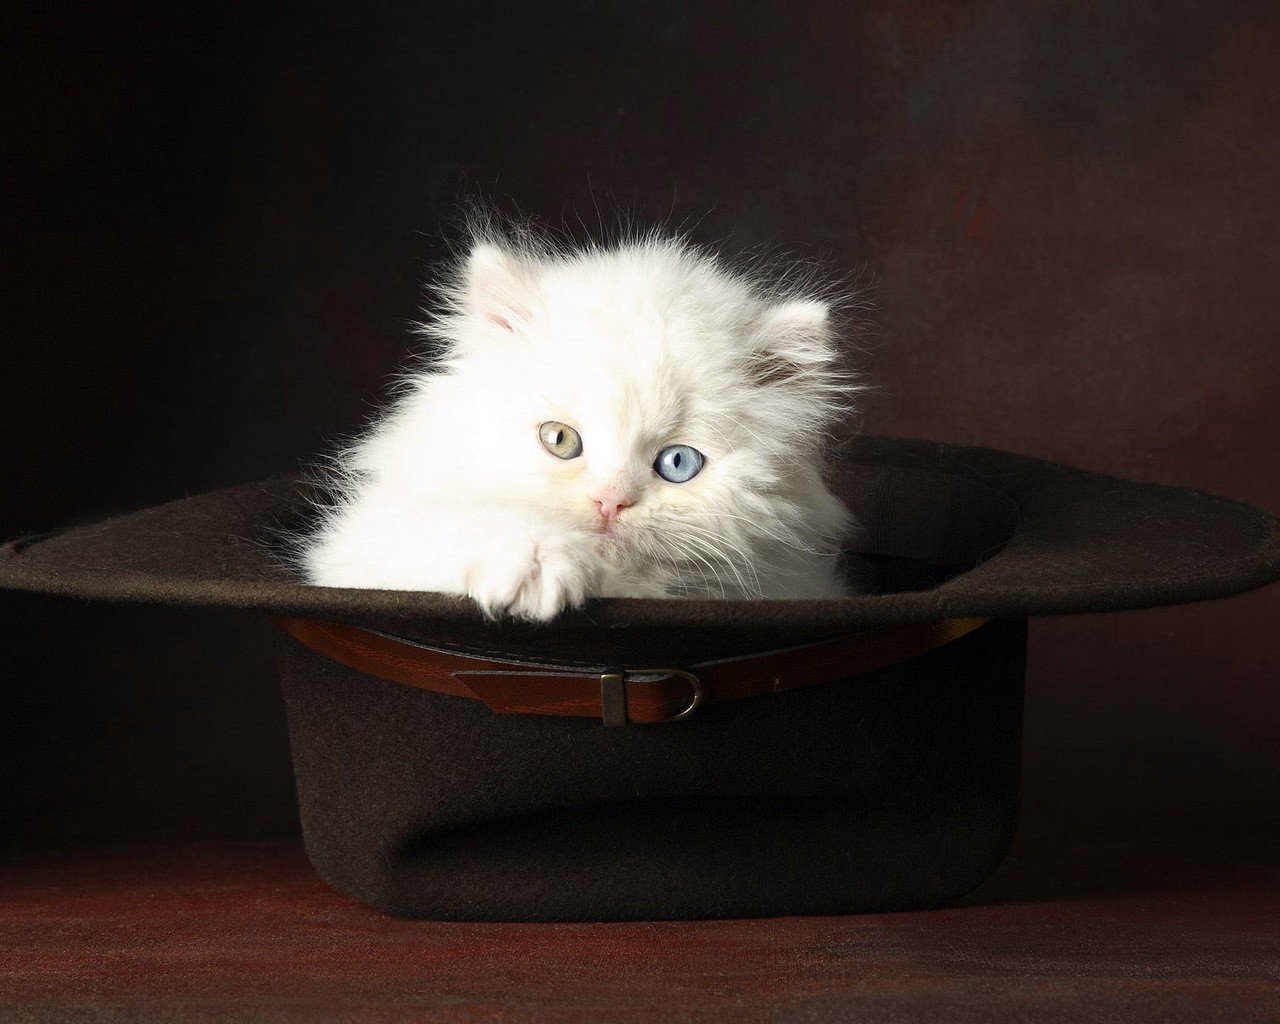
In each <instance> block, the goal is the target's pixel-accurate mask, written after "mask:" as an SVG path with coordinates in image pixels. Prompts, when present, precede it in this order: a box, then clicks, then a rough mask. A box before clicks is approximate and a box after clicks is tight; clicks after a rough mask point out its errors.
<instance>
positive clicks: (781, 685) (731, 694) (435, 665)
mask: <svg viewBox="0 0 1280 1024" xmlns="http://www.w3.org/2000/svg"><path fill="white" fill-rule="evenodd" d="M275 621H276V624H277V625H279V626H280V628H281V629H283V630H284V631H285V632H286V633H288V634H289V635H290V636H292V637H293V638H294V639H295V640H297V641H298V642H299V643H301V644H303V645H304V646H306V647H308V648H310V649H311V650H312V651H315V652H316V653H317V654H320V655H322V656H323V657H325V658H328V659H330V660H331V661H336V662H338V663H339V664H342V665H346V666H347V667H348V668H353V669H356V670H357V671H360V672H364V673H366V674H368V675H372V676H377V677H378V678H380V679H385V680H388V681H390V682H394V683H402V684H404V685H406V686H414V687H417V688H418V689H422V690H430V691H432V692H434V693H441V694H446V695H448V696H453V697H464V698H468V699H470V700H479V701H483V702H484V703H485V705H487V706H488V707H489V709H490V710H491V711H493V712H495V713H496V714H500V715H512V714H515V715H561V716H570V717H580V718H599V719H601V720H602V721H603V722H604V724H605V725H624V724H627V723H637V724H655V723H661V722H674V721H680V720H682V719H685V718H688V717H689V716H690V715H692V714H693V713H694V712H695V711H697V710H698V709H699V708H703V707H707V706H709V705H712V704H724V703H728V702H730V701H736V700H741V699H743V698H746V697H757V696H761V695H763V694H768V693H779V692H782V691H784V690H795V689H800V688H803V687H808V686H818V685H821V684H823V683H830V682H835V681H837V680H842V679H850V678H852V677H854V676H858V675H861V674H862V673H864V672H871V671H874V670H876V669H880V668H885V667H887V666H889V665H894V664H897V663H898V662H902V661H906V660H908V659H909V658H914V657H917V656H918V655H921V654H926V653H928V652H929V651H932V650H935V649H936V648H938V647H942V646H943V645H945V644H948V643H950V642H951V641H953V640H958V639H960V637H962V636H965V635H966V634H968V633H971V632H973V630H975V629H977V628H978V627H979V626H981V625H983V624H984V623H986V622H988V621H989V620H988V619H986V618H980V617H970V618H953V619H944V620H941V621H938V622H924V623H907V624H903V625H896V626H888V627H883V628H879V629H873V630H867V631H864V632H860V633H855V634H852V635H849V636H843V637H838V638H835V639H831V640H822V641H819V642H817V643H810V644H802V645H799V646H795V647H780V648H775V649H773V650H769V651H763V652H760V653H755V654H750V655H745V656H739V657H733V658H724V659H720V660H717V661H707V662H700V663H698V664H695V665H690V666H688V667H685V668H620V667H618V666H616V665H604V666H600V667H599V668H594V667H585V666H569V665H555V664H547V663H543V662H523V661H510V660H502V659H495V658H487V657H476V656H474V655H471V654H462V653H459V652H457V651H449V650H442V649H440V648H436V647H429V646H427V645H425V644H420V643H417V642H415V641H412V640H408V639H406V638H404V637H398V636H393V635H391V634H388V633H382V632H379V631H377V630H372V629H364V628H361V627H358V626H351V625H346V624H341V623H335V622H324V621H321V620H319V619H307V618H296V617H291V616H278V617H277V618H276V620H275Z"/></svg>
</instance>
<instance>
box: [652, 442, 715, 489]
mask: <svg viewBox="0 0 1280 1024" xmlns="http://www.w3.org/2000/svg"><path fill="white" fill-rule="evenodd" d="M702 463H703V458H702V452H700V451H698V449H697V448H690V447H689V446H688V445H687V444H673V445H672V446H671V447H670V448H663V449H662V451H660V452H658V458H657V461H655V462H654V464H653V468H654V469H655V470H657V473H658V476H660V477H662V479H663V480H670V481H671V482H672V483H673V484H682V483H684V482H685V481H686V480H692V479H693V478H694V477H695V476H697V475H698V474H699V473H700V472H702Z"/></svg>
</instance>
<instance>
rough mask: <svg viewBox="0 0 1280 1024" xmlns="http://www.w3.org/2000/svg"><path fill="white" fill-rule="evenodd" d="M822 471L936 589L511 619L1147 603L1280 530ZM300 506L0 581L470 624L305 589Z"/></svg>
mask: <svg viewBox="0 0 1280 1024" xmlns="http://www.w3.org/2000/svg"><path fill="white" fill-rule="evenodd" d="M834 475H835V487H836V490H837V492H838V493H840V495H841V497H842V498H844V499H845V500H846V502H847V503H848V504H849V505H850V506H851V508H852V509H853V511H854V512H855V514H856V515H857V516H858V519H859V522H860V527H861V529H860V533H859V536H858V537H857V538H856V540H855V544H854V547H855V548H856V550H857V552H858V553H859V554H862V555H866V556H875V557H881V558H888V559H894V558H898V559H910V560H913V561H915V562H919V563H928V564H933V565H937V566H941V567H942V568H944V569H946V570H947V571H946V572H945V573H944V574H943V576H945V577H946V578H944V579H943V580H942V582H939V583H937V584H936V585H933V586H925V587H923V588H920V589H910V590H902V591H889V592H876V593H866V594H860V595H858V596H852V597H845V598H839V599H825V600H786V601H776V600H770V601H761V600H732V601H725V600H711V599H695V600H690V599H682V600H653V599H621V598H607V599H599V600H595V601H592V602H590V603H589V604H588V605H587V607H586V608H585V609H583V610H582V611H579V612H573V613H568V614H566V615H563V616H561V617H560V618H558V619H557V620H555V622H553V623H552V624H550V625H548V626H541V627H537V626H534V627H526V626H518V625H517V624H514V623H512V624H510V625H511V627H512V628H515V629H517V630H519V631H521V632H526V631H532V632H540V633H541V634H542V635H544V636H545V635H547V633H548V632H551V633H556V632H561V633H563V632H566V631H568V632H574V633H580V632H582V631H583V630H594V629H599V628H605V629H614V628H626V627H640V628H642V629H644V630H646V631H651V630H653V629H654V628H662V627H667V628H671V629H674V630H676V631H677V632H685V631H687V630H712V631H714V630H717V629H727V630H731V631H733V632H735V633H738V634H742V633H744V632H746V633H749V632H750V631H752V630H757V629H758V630H763V631H764V632H766V633H768V634H772V635H776V634H786V633H788V632H801V633H804V634H817V633H828V634H835V633H839V632H842V631H853V630H858V629H861V628H864V627H867V626H873V625H884V624H892V623H899V622H912V621H928V620H935V619H942V618H949V617H955V616H987V617H993V618H1026V617H1029V616H1036V615H1059V614H1071V613H1079V612H1099V611H1116V610H1121V609H1132V608H1143V607H1150V606H1154V605H1161V604H1174V603H1180V602H1184V601H1192V600H1203V599H1207V598H1216V597H1224V596H1227V595H1230V594H1235V593H1239V592H1241V591H1245V590H1249V589H1252V588H1254V587H1258V586H1261V585H1263V584H1265V583H1269V582H1272V581H1274V580H1276V579H1277V578H1280V521H1277V519H1276V518H1275V517H1273V516H1271V515H1269V514H1267V513H1265V512H1263V511H1261V510H1259V509H1256V508H1253V507H1251V506H1249V505H1245V504H1241V503H1239V502H1235V501H1230V500H1227V499H1224V498H1221V497H1217V496H1214V495H1210V494H1205V493H1201V492H1198V491H1192V490H1188V489H1184V488H1176V487H1168V486H1162V485H1155V484H1145V483H1135V482H1131V481H1126V480H1121V479H1117V478H1114V477H1110V476H1104V475H1101V474H1097V473H1089V472H1085V471H1082V470H1078V469H1073V468H1070V467H1067V466H1063V465H1060V464H1056V463H1051V462H1045V461H1041V460H1037V459H1031V458H1027V457H1024V456H1019V455H1013V454H1010V453H1008V452H1001V451H994V450H991V449H984V448H974V447H963V446H956V445H949V444H943V443H938V442H928V441H913V440H899V439H884V438H874V437H864V438H861V439H859V441H857V442H856V443H855V444H854V445H853V446H852V447H851V449H850V453H849V454H848V455H847V456H846V457H845V458H844V459H843V460H842V461H841V462H840V464H839V465H838V466H837V467H836V470H835V474H834ZM307 508H308V503H307V501H306V498H305V495H304V490H303V487H302V485H301V483H300V482H299V481H298V480H296V479H293V478H278V479H273V480H268V481H265V482H261V483H256V484H249V485H244V486H239V487H233V488H228V489H225V490H219V491H214V492H210V493H206V494H202V495H198V496H195V497H191V498H186V499H183V500H179V501H175V502H171V503H169V504H165V505H160V506H157V507H154V508H149V509H144V510H142V511H139V512H134V513H130V514H127V515H122V516H118V517H116V518H112V519H108V520H105V521H102V522H99V523H95V524H92V525H88V526H80V527H76V528H73V529H69V530H66V531H64V532H61V533H56V534H53V535H49V536H43V537H36V538H25V539H21V540H17V541H12V542H10V543H8V544H5V545H4V546H3V547H2V548H0V586H3V587H8V588H13V589H21V590H29V591H38V592H44V593H51V594H64V595H70V596H76V597H82V598H94V599H102V600H111V601H145V602H159V603H163V604H168V605H179V606H214V607H220V608H239V609H252V610H257V611H262V612H270V613H277V614H289V615H304V616H311V617H316V618H327V619H333V620H340V621H349V622H377V623H383V624H385V623H403V624H406V625H407V626H412V627H413V629H414V632H417V633H426V634H430V633H433V632H436V633H438V632H439V631H440V630H445V631H447V630H449V629H452V628H460V627H475V626H477V625H479V624H482V623H483V621H484V620H483V616H482V615H481V613H480V611H479V609H478V608H477V607H476V606H475V605H474V604H472V603H471V602H470V601H468V600H465V599H462V598H457V597H451V596H447V595H442V594H435V593H428V592H408V591H388V590H363V589H337V588H329V587H317V586H311V585H308V584H305V583H303V582H301V581H299V580H298V579H297V578H296V577H295V576H293V575H292V574H291V572H290V570H289V568H288V566H287V564H286V563H285V561H284V560H283V559H282V558H281V557H280V556H279V554H278V552H277V551H276V550H273V547H272V543H271V538H272V537H273V536H279V535H280V533H281V531H282V530H285V529H287V528H289V527H291V526H296V524H297V523H298V522H299V521H300V520H301V518H302V517H303V516H304V514H305V511H306V509H307ZM489 628H492V627H489ZM504 628H506V627H505V626H504Z"/></svg>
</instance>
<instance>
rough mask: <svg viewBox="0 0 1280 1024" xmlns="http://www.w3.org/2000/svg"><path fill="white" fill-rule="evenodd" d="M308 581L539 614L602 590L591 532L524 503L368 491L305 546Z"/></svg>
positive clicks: (491, 611) (549, 614) (551, 613)
mask: <svg viewBox="0 0 1280 1024" xmlns="http://www.w3.org/2000/svg"><path fill="white" fill-rule="evenodd" d="M304 568H305V570H306V573H307V576H308V578H309V579H310V581H311V582H312V583H317V584H320V585H321V586H329V587H373V588H377V589H382V590H434V591H437V592H439V593H444V594H459V595H461V596H463V597H470V598H472V599H473V600H475V601H476V602H477V603H478V604H479V605H480V607H482V608H483V609H484V610H485V613H486V614H488V615H490V616H493V617H495V618H496V617H498V616H499V615H503V614H510V615H513V616H516V617H517V618H522V619H532V620H535V621H545V620H547V619H550V618H554V617H555V616H556V615H557V614H558V613H560V612H561V611H563V610H564V609H566V608H576V607H578V606H579V605H581V604H582V603H583V601H585V600H586V599H587V598H588V597H594V596H596V595H598V594H599V592H600V582H601V578H602V575H603V572H604V563H603V561H602V560H601V558H600V555H599V554H598V552H597V550H596V538H595V537H594V536H593V535H591V534H589V533H586V532H583V531H577V530H573V529H570V528H567V527H565V526H563V525H560V524H556V523H551V522H548V521H547V520H546V519H545V518H544V517H542V516H540V515H537V514H535V513H531V512H530V511H528V510H526V509H500V508H499V509H495V508H492V507H490V508H474V507H472V506H467V505H454V504H438V505H426V506H423V505H419V504H416V503H414V504H411V503H408V502H405V501H403V500H396V498H394V497H393V498H391V499H388V497H387V496H386V495H385V494H382V493H379V492H377V491H372V492H370V493H368V494H366V495H364V496H363V497H362V499H361V500H358V501H355V502H353V503H352V504H351V505H349V506H348V507H347V508H346V509H344V510H343V512H342V514H341V515H339V516H338V517H336V518H335V519H334V520H333V521H332V522H330V524H329V525H328V528H327V529H326V530H325V531H324V532H323V533H322V534H321V535H320V536H319V537H318V538H317V539H316V541H315V542H314V543H313V544H312V545H311V546H310V547H309V548H308V550H307V551H306V553H305V555H304Z"/></svg>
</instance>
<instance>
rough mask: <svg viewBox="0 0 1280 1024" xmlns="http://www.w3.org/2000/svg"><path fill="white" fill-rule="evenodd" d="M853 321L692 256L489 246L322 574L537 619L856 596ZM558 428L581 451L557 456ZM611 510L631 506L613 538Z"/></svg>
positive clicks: (665, 250) (324, 536)
mask: <svg viewBox="0 0 1280 1024" xmlns="http://www.w3.org/2000/svg"><path fill="white" fill-rule="evenodd" d="M756 276H758V275H756ZM829 319H830V315H829V307H828V304H827V303H826V302H825V301H824V300H822V299H819V298H814V297H812V296H810V295H806V294H805V293H804V292H803V290H802V291H800V292H796V291H787V290H786V289H785V288H783V287H781V286H779V285H777V284H776V283H775V284H773V285H772V286H770V285H768V284H766V283H762V282H760V281H758V280H755V279H753V277H752V276H748V275H743V274H740V273H735V272H731V271H729V270H728V269H726V268H725V267H724V266H723V265H722V264H720V263H719V262H718V261H717V260H716V259H715V258H714V257H713V256H711V255H709V254H707V253H705V252H703V251H701V250H698V249H696V248H694V247H692V246H690V245H688V244H687V243H685V242H683V241H681V240H676V239H670V238H664V237H659V236H653V237H649V238H644V239H639V240H634V241H630V242H626V243H623V244H620V245H616V246H612V247H608V248H590V249H586V250H581V251H572V252H564V251H555V250H552V249H551V248H549V247H547V246H545V245H543V244H541V243H538V242H529V241H521V242H512V241H510V240H508V239H504V238H501V237H490V238H488V239H484V240H480V241H477V242H476V243H475V245H474V247H473V248H472V250H471V252H470V254H469V256H468V257H467V258H466V259H464V260H463V261H461V265H460V266H459V268H458V272H457V275H456V279H455V280H454V282H453V284H452V286H451V288H450V289H449V290H448V292H447V302H446V305H445V308H444V309H443V311H442V312H440V314H439V315H438V316H437V317H436V319H435V320H434V321H433V322H432V323H431V324H429V325H428V326H427V328H426V329H427V331H428V333H430V334H431V335H433V336H434V337H435V339H436V340H437V342H438V343H439V345H440V348H441V353H442V354H441V355H440V356H439V358H438V359H437V360H436V361H435V362H433V363H432V364H429V365H427V366H426V367H424V368H423V369H421V370H420V371H418V372H416V373H414V374H412V375H410V376H409V377H408V378H407V379H406V381H405V382H404V383H405V385H406V386H405V387H404V388H403V389H402V393H401V395H400V397H399V398H398V400H397V401H396V402H395V404H394V406H393V407H392V408H391V409H390V410H389V412H388V413H387V414H386V415H385V416H384V417H383V418H382V419H381V421H380V422H378V423H377V424H376V425H375V426H374V427H373V428H372V429H371V430H370V431H369V433H368V434H367V435H366V436H365V437H363V438H362V439H361V440H359V441H358V442H357V443H355V444H354V445H352V446H351V447H350V448H349V449H348V450H346V451H345V452H343V453H342V454H341V455H340V456H339V457H338V458H337V460H336V465H337V468H338V470H339V474H340V479H339V481H338V483H339V497H338V500H337V501H336V502H335V503H334V505H333V506H332V507H331V508H329V509H328V510H327V511H326V514H325V516H324V518H323V520H322V522H321V524H320V526H319V528H318V529H317V530H316V532H315V533H314V534H313V535H312V536H311V537H310V538H308V540H307V541H306V542H305V544H304V547H303V551H302V560H303V566H304V569H305V572H306V575H307V577H308V579H309V580H310V581H311V582H313V583H317V584H322V585H325V586H334V587H369V588H381V589H396V590H433V591H441V592H445V593H451V594H461V595H466V596H468V597H471V598H474V599H475V600H476V601H477V602H478V603H479V604H480V606H481V607H482V608H483V609H484V610H485V611H486V612H487V613H489V614H490V615H493V616H498V615H501V614H510V615H514V616H517V617H519V618H524V619H532V620H545V619H550V618H552V617H553V616H555V615H556V614H557V613H558V612H560V611H561V610H563V609H565V608H569V607H575V606H577V605H580V604H581V603H582V602H583V601H584V600H586V599H587V598H590V597H593V596H620V597H682V596H709V597H726V598H743V597H766V598H789V597H829V596H836V595H840V594H843V593H845V585H844V583H842V582H841V580H840V578H839V576H838V575H837V572H836V559H837V556H838V554H839V551H840V547H841V541H842V540H843V539H844V538H845V537H846V536H847V534H848V531H849V529H850V518H849V514H848V512H847V510H846V509H845V507H844V506H843V505H842V504H841V503H840V501H838V500H837V499H836V498H835V497H834V496H833V495H832V494H831V493H830V492H829V491H828V490H827V488H826V486H825V485H824V483H823V479H822V462H823V457H824V449H825V446H826V442H827V439H828V436H829V433H830V430H831V428H832V427H833V426H834V424H835V422H836V421H837V420H838V419H839V418H840V417H841V416H842V415H844V414H845V413H846V412H847V410H848V408H849V405H850V398H851V396H852V394H853V392H854V391H855V388H854V386H853V385H852V384H851V383H850V381H849V379H848V378H847V377H846V376H845V375H844V374H842V373H841V372H840V371H839V370H838V369H837V360H836V350H835V347H834V344H833V338H832V332H831V329H830V326H829ZM547 421H559V422H562V423H566V424H569V425H571V426H572V427H574V428H576V430H577V431H578V432H579V434H580V436H581V439H582V447H583V450H582V454H581V455H580V456H579V457H577V458H574V459H571V460H567V461H566V460H562V459H559V458H557V457H556V456H554V455H552V454H551V453H549V452H548V451H547V450H546V449H545V448H544V447H543V445H542V442H541V440H540V438H539V427H540V425H541V424H543V423H544V422H547ZM671 444H687V445H691V446H692V447H694V448H696V449H698V450H699V451H700V452H702V453H703V455H704V456H705V464H704V468H703V469H702V471H701V472H700V473H699V474H698V475H697V476H695V477H693V478H692V479H691V480H688V481H687V482H685V483H679V484H677V483H670V482H668V481H667V480H664V479H663V478H662V477H660V476H659V475H658V474H657V472H655V470H654V460H655V458H656V456H657V453H658V452H659V451H660V450H661V449H662V448H664V447H666V446H668V445H671ZM601 495H604V496H605V499H604V500H605V504H609V503H618V502H621V503H623V504H624V505H625V506H626V507H622V508H621V510H620V511H619V512H618V513H617V515H616V517H614V518H613V519H612V521H611V522H606V520H605V518H604V516H603V514H602V511H601V504H600V503H599V502H598V501H597V499H598V498H600V497H601Z"/></svg>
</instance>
